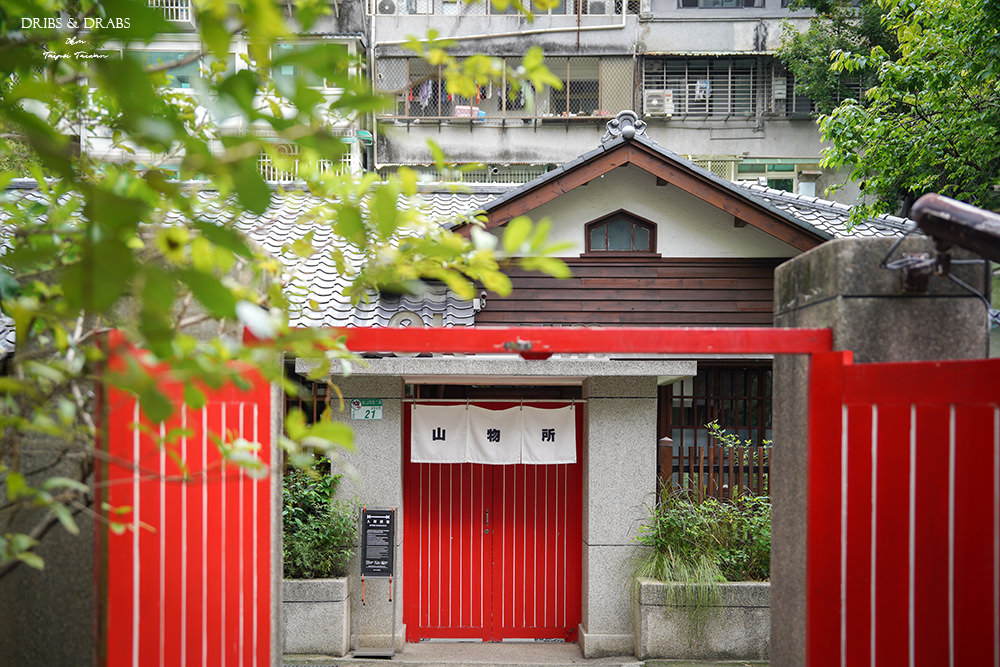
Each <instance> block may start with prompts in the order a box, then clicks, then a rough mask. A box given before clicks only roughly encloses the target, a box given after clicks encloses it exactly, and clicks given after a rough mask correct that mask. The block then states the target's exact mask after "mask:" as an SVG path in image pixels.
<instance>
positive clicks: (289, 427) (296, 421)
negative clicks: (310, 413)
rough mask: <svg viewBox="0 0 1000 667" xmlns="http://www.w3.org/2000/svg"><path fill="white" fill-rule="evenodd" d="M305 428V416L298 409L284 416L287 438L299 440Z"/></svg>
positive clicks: (304, 432) (293, 409)
mask: <svg viewBox="0 0 1000 667" xmlns="http://www.w3.org/2000/svg"><path fill="white" fill-rule="evenodd" d="M306 428H307V427H306V414H305V413H304V412H303V411H302V410H301V409H300V408H292V409H291V410H289V411H288V412H287V413H286V414H285V432H286V433H287V434H288V437H289V438H291V439H292V440H301V439H302V437H303V436H304V435H305V434H306Z"/></svg>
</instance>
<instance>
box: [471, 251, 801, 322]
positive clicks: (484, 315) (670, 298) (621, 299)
mask: <svg viewBox="0 0 1000 667" xmlns="http://www.w3.org/2000/svg"><path fill="white" fill-rule="evenodd" d="M783 261H785V260H784V259H717V258H705V259H701V258H695V259H661V258H655V259H654V258H646V259H628V258H607V259H594V258H589V257H588V258H573V259H567V260H566V263H567V264H569V266H570V268H571V269H572V271H573V277H572V278H567V279H565V280H559V279H556V278H550V277H548V276H543V275H541V274H539V273H537V272H527V271H523V270H520V269H509V270H508V275H509V276H510V278H511V281H512V283H513V285H514V289H513V291H512V292H511V294H510V295H509V296H507V297H499V296H497V295H495V294H490V295H489V297H488V298H487V302H486V308H485V309H483V310H482V311H480V312H479V313H477V314H476V324H477V325H497V326H511V325H521V324H524V325H547V324H550V325H557V326H558V325H573V324H597V325H605V326H674V327H677V326H751V325H756V326H761V325H763V326H767V325H770V324H771V323H772V319H773V288H774V267H776V266H777V265H778V264H780V263H781V262H783Z"/></svg>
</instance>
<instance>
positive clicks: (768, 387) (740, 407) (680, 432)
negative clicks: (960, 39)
mask: <svg viewBox="0 0 1000 667" xmlns="http://www.w3.org/2000/svg"><path fill="white" fill-rule="evenodd" d="M771 392H772V375H771V364H770V362H767V363H765V364H758V365H753V366H729V365H713V364H711V363H709V362H698V374H697V375H696V376H694V377H693V378H687V379H686V380H683V381H681V382H675V383H674V384H671V385H668V386H666V387H664V391H663V393H662V394H661V401H662V403H661V406H660V410H661V413H665V416H666V435H669V436H670V438H672V439H673V441H674V446H675V447H677V446H680V447H691V446H699V447H703V446H705V445H708V444H711V443H710V442H709V441H710V431H709V430H708V428H706V426H705V425H706V424H708V423H710V422H712V421H716V422H718V424H719V426H721V427H722V428H724V429H726V430H727V431H728V432H729V433H732V434H734V435H736V436H738V437H739V438H740V441H741V442H743V441H746V440H750V441H751V442H752V443H753V444H754V445H760V444H761V443H762V442H763V441H764V440H770V439H771Z"/></svg>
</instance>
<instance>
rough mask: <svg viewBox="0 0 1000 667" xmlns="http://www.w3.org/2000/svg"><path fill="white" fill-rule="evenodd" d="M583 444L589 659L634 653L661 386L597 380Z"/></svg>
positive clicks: (640, 380)
mask: <svg viewBox="0 0 1000 667" xmlns="http://www.w3.org/2000/svg"><path fill="white" fill-rule="evenodd" d="M584 392H585V398H587V400H588V403H587V419H586V425H585V427H584V428H585V436H584V437H585V439H584V442H583V517H582V518H583V544H582V548H583V562H582V565H583V567H582V569H583V572H582V576H583V590H582V593H583V598H582V602H583V607H582V609H581V611H582V616H583V618H582V622H581V624H580V631H579V633H578V634H579V642H580V648H581V649H582V650H583V655H584V656H585V657H587V658H599V657H603V656H610V655H627V654H629V653H631V652H632V651H633V648H634V633H633V628H632V618H631V594H632V593H631V588H630V584H631V581H632V576H633V573H634V565H635V564H634V561H633V559H634V557H635V555H636V545H635V542H634V541H633V539H634V537H635V535H636V532H637V530H638V527H639V524H640V523H642V521H643V519H645V517H646V513H647V510H646V508H647V507H648V504H649V503H650V502H652V501H653V497H652V495H651V491H652V490H653V489H655V488H656V470H655V467H654V466H652V465H650V462H651V461H653V456H654V451H655V449H654V448H655V446H656V378H655V377H592V378H590V379H588V380H587V383H586V385H585V390H584Z"/></svg>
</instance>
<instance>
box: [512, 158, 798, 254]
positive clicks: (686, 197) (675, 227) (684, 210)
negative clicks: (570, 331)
mask: <svg viewBox="0 0 1000 667" xmlns="http://www.w3.org/2000/svg"><path fill="white" fill-rule="evenodd" d="M618 209H625V210H628V211H630V212H631V213H634V214H636V215H638V216H640V217H643V218H645V219H647V220H650V221H652V222H654V223H656V241H657V252H659V253H660V254H661V255H662V256H663V257H666V258H669V257H789V256H792V255H796V254H798V251H796V250H795V249H794V248H792V247H791V246H790V245H788V244H786V243H784V242H782V241H779V240H777V239H775V238H774V237H773V236H770V235H769V234H767V233H765V232H762V231H760V230H759V229H757V228H755V227H752V226H750V225H747V226H746V227H741V228H737V227H734V226H733V216H732V214H730V213H726V212H725V211H723V210H721V209H718V208H716V207H714V206H712V205H710V204H706V203H705V202H703V201H702V200H700V199H698V198H697V197H695V196H694V195H691V194H688V193H687V192H684V191H683V190H681V189H680V188H678V187H676V186H674V185H666V186H658V185H656V177H655V176H653V175H652V174H650V173H648V172H646V171H644V170H642V169H639V168H638V167H635V166H632V165H626V166H623V167H619V168H617V169H615V170H614V171H612V172H610V173H608V174H606V175H605V176H603V177H600V178H597V179H595V180H593V181H591V182H590V183H589V184H588V185H586V186H584V187H579V188H576V189H574V190H571V191H570V192H567V193H566V194H564V195H562V196H561V197H559V198H558V199H557V200H556V201H553V202H549V203H548V204H544V205H542V206H539V207H538V208H537V209H535V210H534V211H532V212H531V214H530V215H531V217H532V218H533V219H535V220H538V219H540V218H542V217H543V216H548V217H550V218H551V219H552V223H553V224H552V233H551V235H550V238H551V240H552V241H553V242H567V243H573V244H574V250H573V251H568V252H565V253H563V254H564V256H571V255H574V254H578V253H580V252H583V249H584V230H583V227H584V225H585V224H586V223H587V222H589V221H591V220H594V219H596V218H599V217H601V216H603V215H605V214H608V213H611V212H613V211H616V210H618Z"/></svg>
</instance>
